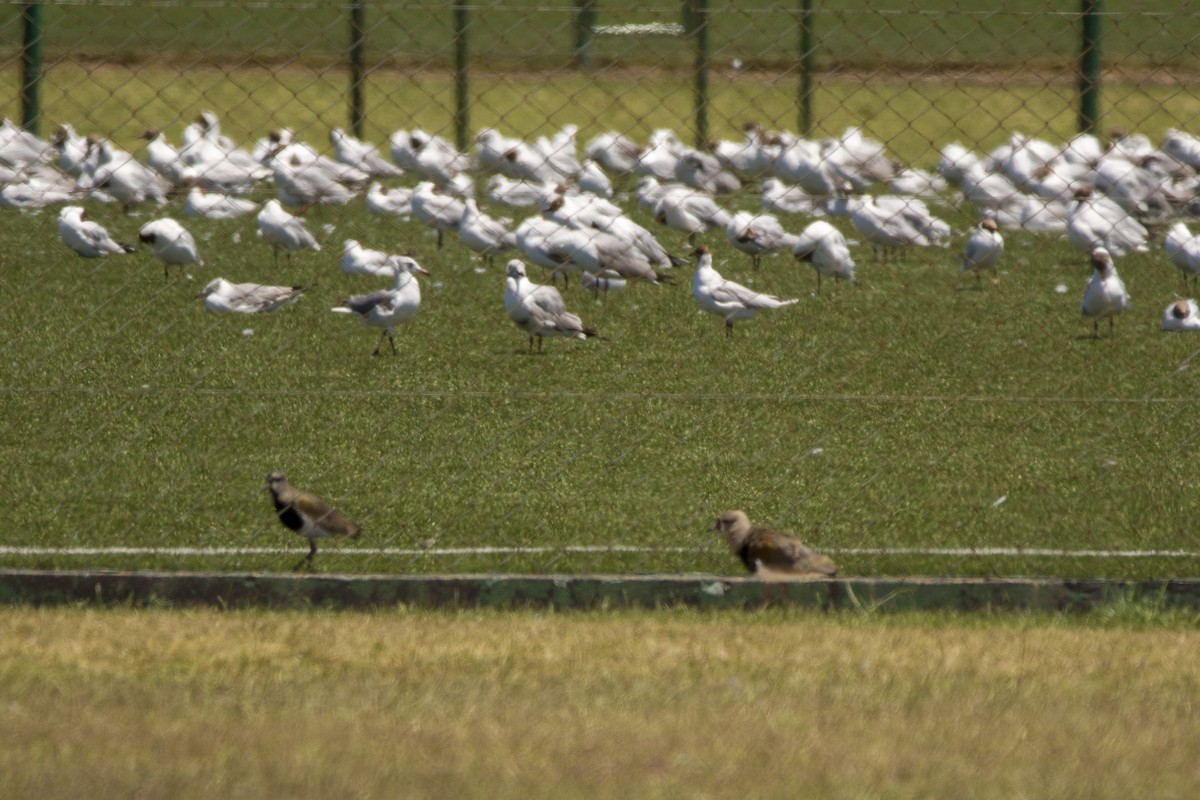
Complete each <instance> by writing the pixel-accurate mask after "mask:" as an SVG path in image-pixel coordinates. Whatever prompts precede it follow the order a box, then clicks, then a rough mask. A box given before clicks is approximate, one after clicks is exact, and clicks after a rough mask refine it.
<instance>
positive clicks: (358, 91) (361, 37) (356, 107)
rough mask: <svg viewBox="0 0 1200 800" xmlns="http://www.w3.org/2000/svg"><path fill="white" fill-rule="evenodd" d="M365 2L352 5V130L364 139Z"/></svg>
mask: <svg viewBox="0 0 1200 800" xmlns="http://www.w3.org/2000/svg"><path fill="white" fill-rule="evenodd" d="M364 5H365V3H364V0H354V1H353V2H352V3H351V4H350V130H351V131H353V132H354V135H355V136H357V137H358V138H359V139H361V138H363V123H364V122H365V120H366V112H365V111H364V108H363V51H364V50H365V49H366V48H365V45H366V41H367V26H366V20H365V11H364Z"/></svg>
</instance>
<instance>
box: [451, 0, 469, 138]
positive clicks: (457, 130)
mask: <svg viewBox="0 0 1200 800" xmlns="http://www.w3.org/2000/svg"><path fill="white" fill-rule="evenodd" d="M470 24H471V20H470V15H469V14H468V13H467V6H466V4H465V3H461V2H460V3H455V4H454V139H455V143H456V144H457V146H458V149H459V150H466V149H467V138H468V135H467V128H468V127H469V126H470V124H471V122H470V113H471V107H470V103H469V99H468V97H467V90H468V85H467V62H468V60H469V57H470V48H469V47H468V42H467V28H468V27H469V26H470Z"/></svg>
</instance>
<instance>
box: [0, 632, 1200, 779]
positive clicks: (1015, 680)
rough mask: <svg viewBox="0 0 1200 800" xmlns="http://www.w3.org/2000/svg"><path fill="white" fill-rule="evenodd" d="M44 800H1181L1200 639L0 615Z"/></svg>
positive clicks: (17, 735)
mask: <svg viewBox="0 0 1200 800" xmlns="http://www.w3.org/2000/svg"><path fill="white" fill-rule="evenodd" d="M0 641H3V642H4V647H3V649H2V651H0V715H2V717H3V719H4V724H3V725H0V776H3V777H2V778H0V783H2V785H3V789H4V791H3V796H4V797H5V798H8V799H9V800H17V799H19V798H37V799H38V800H42V799H43V798H49V797H87V796H92V797H139V798H159V797H161V798H192V797H196V798H200V797H203V798H212V797H289V798H308V797H314V798H315V797H321V798H329V797H380V798H395V797H405V798H421V797H456V798H458V797H572V798H575V797H616V796H629V797H638V798H642V797H689V798H690V797H789V798H791V797H809V798H811V797H880V798H893V797H896V798H900V797H974V798H979V797H995V798H1018V797H1052V796H1053V797H1088V798H1106V797H1114V798H1115V797H1120V798H1128V797H1143V796H1153V797H1156V798H1163V797H1189V796H1194V791H1195V787H1196V786H1197V785H1198V783H1200V766H1198V764H1200V759H1198V758H1197V756H1198V755H1200V746H1198V745H1197V744H1196V743H1197V742H1198V741H1200V724H1198V719H1197V711H1196V707H1195V705H1196V701H1197V699H1198V693H1200V657H1198V656H1197V653H1198V652H1200V631H1197V630H1196V629H1195V628H1194V627H1190V626H1187V625H1165V626H1158V627H1148V628H1146V629H1138V628H1135V627H1132V626H1127V625H1107V626H1105V625H1094V624H1079V623H1073V622H1072V623H1063V622H1061V621H1055V620H1051V619H1048V618H1040V619H1030V618H1019V617H1016V618H999V619H996V618H989V619H983V620H977V619H975V618H972V619H966V620H964V619H961V618H960V619H954V620H950V621H949V622H947V621H946V618H938V617H934V618H929V617H915V616H898V617H851V616H848V615H835V616H832V617H824V616H819V615H816V614H808V613H760V614H732V613H726V614H697V613H694V612H662V613H655V614H642V615H637V614H633V613H617V614H611V615H599V614H595V615H593V614H579V615H574V614H570V615H538V614H534V613H517V614H502V613H492V612H486V613H432V612H404V611H394V612H380V613H374V614H357V613H354V614H351V613H344V614H343V613H339V614H332V613H307V614H306V613H273V612H238V613H220V612H215V611H182V612H181V611H91V610H78V609H54V610H28V609H16V610H14V609H3V610H0Z"/></svg>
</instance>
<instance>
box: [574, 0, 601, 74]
mask: <svg viewBox="0 0 1200 800" xmlns="http://www.w3.org/2000/svg"><path fill="white" fill-rule="evenodd" d="M595 39H596V0H575V65H576V66H577V67H579V69H591V67H592V56H593V53H592V49H593V48H592V44H593V42H594V41H595Z"/></svg>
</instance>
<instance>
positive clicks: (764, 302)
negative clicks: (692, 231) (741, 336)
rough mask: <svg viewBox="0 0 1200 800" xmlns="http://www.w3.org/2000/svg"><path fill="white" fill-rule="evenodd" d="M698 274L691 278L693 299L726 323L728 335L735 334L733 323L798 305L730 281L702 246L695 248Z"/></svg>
mask: <svg viewBox="0 0 1200 800" xmlns="http://www.w3.org/2000/svg"><path fill="white" fill-rule="evenodd" d="M696 256H697V261H698V263H697V265H696V274H695V275H694V276H693V277H692V297H694V298H695V299H696V302H697V303H698V304H699V305H700V307H701V308H702V309H704V310H705V311H707V312H709V313H710V314H716V315H717V316H718V317H721V318H722V319H723V320H724V321H725V335H726V336H732V335H733V323H734V322H736V321H737V320H740V319H753V318H754V317H755V316H757V315H758V313H759V312H761V311H765V310H767V309H771V308H780V307H782V306H790V305H792V304H793V303H796V302H799V301H797V300H793V299H787V298H783V297H774V296H772V295H769V294H763V293H761V292H756V291H754V290H753V289H748V288H746V287H745V286H742V285H741V284H740V283H734V282H733V281H727V280H725V279H724V278H722V277H721V274H720V273H719V272H717V271H716V269H714V268H713V265H712V253H711V252H710V251H709V249H708V248H707V247H705V246H703V245H701V246H700V247H698V248H696Z"/></svg>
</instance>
